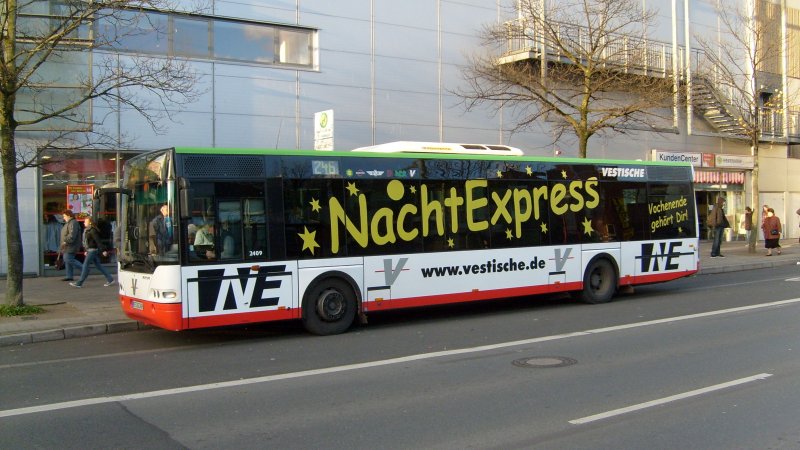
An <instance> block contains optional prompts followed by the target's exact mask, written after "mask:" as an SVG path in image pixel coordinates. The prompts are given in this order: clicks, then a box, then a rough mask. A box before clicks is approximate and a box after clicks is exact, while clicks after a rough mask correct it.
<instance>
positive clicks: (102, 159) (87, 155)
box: [41, 150, 132, 267]
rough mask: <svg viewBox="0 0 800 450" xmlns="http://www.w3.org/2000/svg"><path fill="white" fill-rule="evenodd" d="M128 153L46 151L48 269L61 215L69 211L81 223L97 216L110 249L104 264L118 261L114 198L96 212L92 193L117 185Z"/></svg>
mask: <svg viewBox="0 0 800 450" xmlns="http://www.w3.org/2000/svg"><path fill="white" fill-rule="evenodd" d="M131 155H132V154H129V153H116V152H94V151H82V152H66V151H58V150H52V151H47V152H44V154H43V156H42V165H41V192H42V198H41V204H42V205H43V208H42V210H43V218H42V220H43V225H44V226H43V228H44V230H43V234H44V236H43V242H44V244H43V249H42V251H43V257H44V264H45V267H53V266H54V265H55V259H56V255H57V253H58V250H59V249H58V247H59V240H60V234H61V227H62V226H63V218H62V217H61V213H62V212H63V211H64V210H65V209H67V208H70V209H72V210H73V211H74V212H75V213H76V217H77V218H78V221H79V222H82V219H84V218H85V217H88V216H94V217H95V220H96V225H97V227H98V229H99V230H100V234H101V238H102V244H103V245H104V246H105V247H106V248H108V249H110V250H111V251H110V252H109V256H108V257H102V256H101V260H102V261H103V262H104V263H114V262H116V254H115V251H114V250H115V249H116V247H117V245H116V241H115V239H114V235H115V232H116V227H117V221H116V214H117V211H116V204H115V200H114V199H113V198H109V199H107V200H108V203H103V204H100V205H99V207H98V209H97V210H95V209H94V208H95V203H94V202H93V199H92V193H93V192H94V191H95V190H96V189H98V188H100V187H102V186H104V185H107V184H115V183H117V180H118V178H117V169H118V168H120V167H122V165H123V163H124V160H125V159H127V158H128V157H130V156H131Z"/></svg>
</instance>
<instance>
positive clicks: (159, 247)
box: [147, 204, 172, 255]
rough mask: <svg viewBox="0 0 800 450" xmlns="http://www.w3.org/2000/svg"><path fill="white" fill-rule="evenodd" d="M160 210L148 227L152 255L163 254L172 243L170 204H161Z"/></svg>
mask: <svg viewBox="0 0 800 450" xmlns="http://www.w3.org/2000/svg"><path fill="white" fill-rule="evenodd" d="M159 212H160V213H159V214H158V215H157V216H156V217H155V218H153V220H151V221H150V225H149V226H148V229H147V231H148V234H149V247H150V254H151V255H163V254H164V253H166V252H167V250H169V248H170V246H171V245H172V223H171V221H170V216H169V206H168V205H166V204H164V205H161V208H160V209H159Z"/></svg>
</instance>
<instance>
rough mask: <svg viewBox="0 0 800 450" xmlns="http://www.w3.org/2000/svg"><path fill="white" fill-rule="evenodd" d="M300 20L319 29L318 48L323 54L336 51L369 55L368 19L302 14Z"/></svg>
mask: <svg viewBox="0 0 800 450" xmlns="http://www.w3.org/2000/svg"><path fill="white" fill-rule="evenodd" d="M301 20H302V24H303V25H307V26H311V27H315V28H318V29H319V47H320V50H321V51H323V52H324V51H327V50H337V51H340V52H346V53H361V54H365V55H369V54H370V49H371V47H370V23H369V18H366V19H357V18H349V17H338V16H329V15H323V14H302V15H301Z"/></svg>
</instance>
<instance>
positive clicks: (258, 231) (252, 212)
mask: <svg viewBox="0 0 800 450" xmlns="http://www.w3.org/2000/svg"><path fill="white" fill-rule="evenodd" d="M242 204H243V205H242V238H243V239H242V244H243V245H242V246H243V249H244V258H245V259H264V258H266V257H267V246H266V242H267V216H266V213H265V210H264V199H263V198H245V199H242ZM223 245H224V242H223Z"/></svg>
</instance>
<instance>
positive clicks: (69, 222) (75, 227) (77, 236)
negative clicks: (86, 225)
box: [59, 209, 83, 281]
mask: <svg viewBox="0 0 800 450" xmlns="http://www.w3.org/2000/svg"><path fill="white" fill-rule="evenodd" d="M61 214H62V216H63V217H64V226H63V227H62V228H61V245H60V246H59V249H60V250H61V255H62V257H63V258H64V266H65V268H66V269H67V273H66V274H65V276H64V278H62V280H63V281H72V277H73V270H74V269H78V270H79V271H80V270H83V264H81V262H80V261H78V260H77V259H75V254H76V253H78V252H79V251H80V249H81V226H80V224H79V223H78V221H77V220H75V214H74V213H73V212H72V210H71V209H65V210H64V212H63V213H61Z"/></svg>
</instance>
